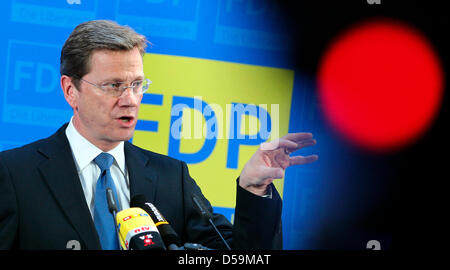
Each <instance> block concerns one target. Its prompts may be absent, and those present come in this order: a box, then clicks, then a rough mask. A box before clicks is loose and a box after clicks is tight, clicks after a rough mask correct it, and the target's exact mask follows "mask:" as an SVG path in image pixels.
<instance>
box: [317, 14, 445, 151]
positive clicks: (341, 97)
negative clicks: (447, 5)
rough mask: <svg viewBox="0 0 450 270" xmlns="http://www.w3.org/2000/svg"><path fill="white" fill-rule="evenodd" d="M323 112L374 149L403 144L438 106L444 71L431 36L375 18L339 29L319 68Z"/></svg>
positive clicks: (413, 137)
mask: <svg viewBox="0 0 450 270" xmlns="http://www.w3.org/2000/svg"><path fill="white" fill-rule="evenodd" d="M318 88H319V99H320V102H321V105H322V108H323V112H324V115H325V117H326V118H327V119H328V120H329V122H330V123H331V125H332V126H333V127H335V128H336V129H337V130H338V131H339V133H341V134H343V135H344V136H345V137H346V138H348V139H349V140H350V141H351V142H354V143H356V144H358V145H360V146H363V147H364V148H368V149H370V150H375V151H386V150H393V149H398V148H400V147H404V146H406V145H408V144H410V143H411V142H413V141H414V140H416V139H417V138H418V137H419V136H420V135H422V134H423V133H424V131H425V130H427V129H428V127H429V126H430V124H431V123H432V121H433V120H434V118H435V116H436V115H437V112H438V110H439V108H440V104H441V100H442V95H443V72H442V69H441V66H440V61H439V59H438V57H437V56H436V54H435V52H434V51H433V49H432V47H431V46H430V44H429V42H428V41H427V39H426V38H425V37H424V36H423V35H422V34H420V33H419V32H418V31H416V30H415V29H413V28H412V27H409V26H407V25H405V24H403V23H399V22H394V21H387V20H376V21H370V22H366V23H363V24H360V25H358V26H356V27H353V28H351V29H350V30H349V31H347V32H345V33H344V34H342V35H340V36H339V37H338V39H337V40H336V41H335V42H333V43H332V44H331V46H330V47H329V49H328V50H327V51H326V52H325V54H324V55H323V58H322V61H321V63H320V66H319V70H318Z"/></svg>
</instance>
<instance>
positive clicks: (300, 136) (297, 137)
mask: <svg viewBox="0 0 450 270" xmlns="http://www.w3.org/2000/svg"><path fill="white" fill-rule="evenodd" d="M312 137H313V134H312V133H310V132H298V133H288V134H286V135H285V136H283V137H282V138H283V139H286V140H290V141H294V142H297V141H301V140H306V139H312Z"/></svg>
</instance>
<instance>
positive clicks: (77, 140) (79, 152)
mask: <svg viewBox="0 0 450 270" xmlns="http://www.w3.org/2000/svg"><path fill="white" fill-rule="evenodd" d="M66 136H67V139H68V140H69V144H70V148H71V149H72V153H73V156H74V158H75V163H76V164H77V169H78V172H80V171H82V170H83V169H84V168H85V167H86V166H87V165H88V164H89V163H90V162H91V161H93V160H94V158H96V157H97V156H98V155H99V154H100V153H102V152H103V151H102V150H101V149H100V148H98V147H97V146H95V145H93V144H92V143H91V142H89V141H88V140H87V139H86V138H84V137H83V136H82V135H81V134H80V133H79V132H78V130H77V129H76V128H75V126H74V125H73V117H72V118H71V119H70V123H69V125H68V126H67V128H66ZM107 153H108V154H111V155H112V156H113V157H114V160H115V161H116V164H117V165H118V166H119V168H120V170H121V171H122V173H123V174H125V154H124V143H123V141H122V142H120V143H119V144H118V145H117V146H116V147H115V148H114V149H112V150H110V151H108V152H107Z"/></svg>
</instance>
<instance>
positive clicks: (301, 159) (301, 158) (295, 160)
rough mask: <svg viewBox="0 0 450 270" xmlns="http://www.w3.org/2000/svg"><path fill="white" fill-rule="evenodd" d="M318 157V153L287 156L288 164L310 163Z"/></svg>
mask: <svg viewBox="0 0 450 270" xmlns="http://www.w3.org/2000/svg"><path fill="white" fill-rule="evenodd" d="M317 159H319V156H318V155H309V156H293V157H291V158H289V165H290V166H292V165H303V164H308V163H312V162H314V161H316V160H317Z"/></svg>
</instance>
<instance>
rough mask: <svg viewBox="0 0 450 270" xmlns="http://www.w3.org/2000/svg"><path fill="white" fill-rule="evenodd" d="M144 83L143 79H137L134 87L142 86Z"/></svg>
mask: <svg viewBox="0 0 450 270" xmlns="http://www.w3.org/2000/svg"><path fill="white" fill-rule="evenodd" d="M141 85H142V81H135V82H133V86H134V87H140V86H141Z"/></svg>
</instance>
